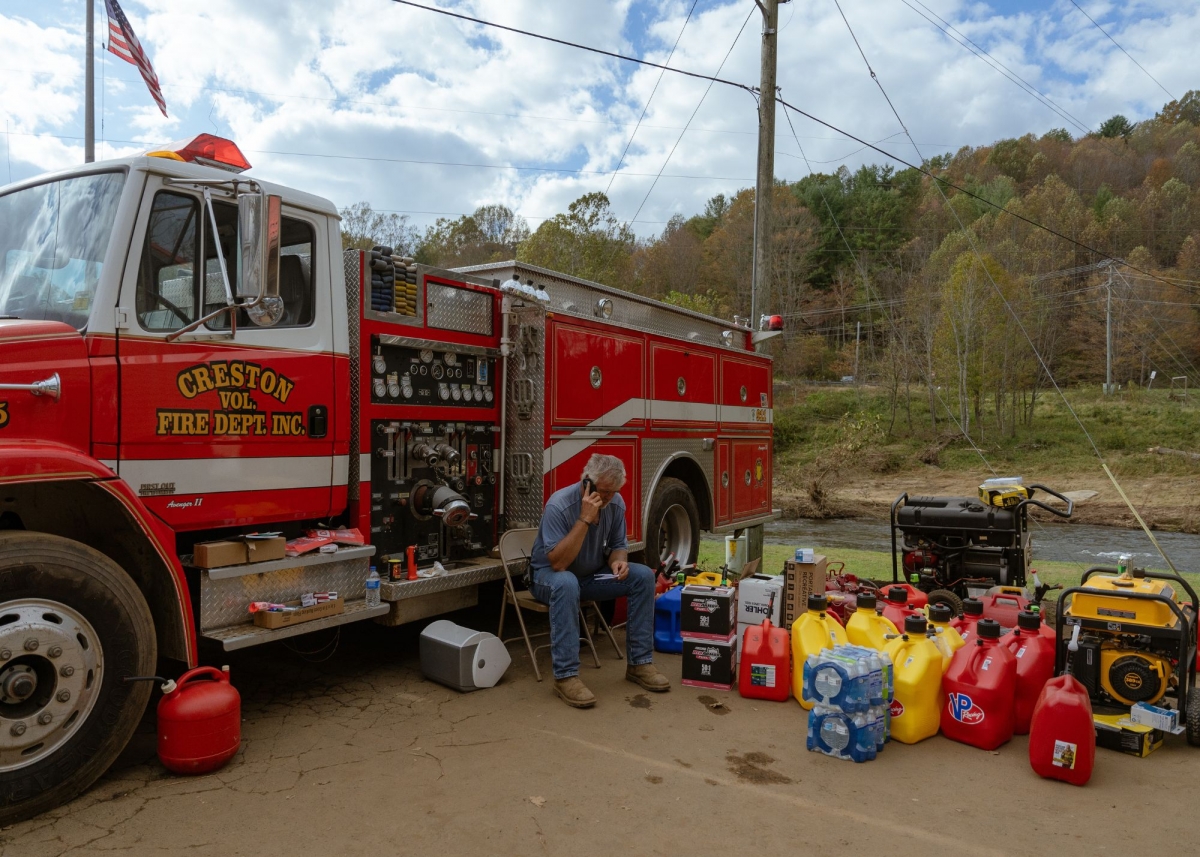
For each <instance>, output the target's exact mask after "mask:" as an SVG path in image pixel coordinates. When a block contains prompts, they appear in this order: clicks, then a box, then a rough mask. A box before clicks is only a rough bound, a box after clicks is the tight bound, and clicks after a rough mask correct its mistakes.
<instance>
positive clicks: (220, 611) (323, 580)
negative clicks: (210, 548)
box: [200, 557, 371, 632]
mask: <svg viewBox="0 0 1200 857" xmlns="http://www.w3.org/2000/svg"><path fill="white" fill-rule="evenodd" d="M370 571H371V558H370V557H359V558H357V559H346V560H341V561H339V562H330V563H326V564H324V565H314V566H300V567H298V568H289V569H284V570H282V571H272V572H269V573H267V574H247V575H244V576H242V577H230V578H225V579H224V580H212V579H211V578H209V576H208V572H206V571H201V573H200V630H201V632H206V631H210V630H212V629H214V628H225V627H228V626H230V625H243V624H247V623H249V622H250V621H251V619H250V614H249V613H248V612H247V611H246V607H247V605H248V604H249V603H250V602H251V601H276V602H278V601H291V600H293V599H296V598H299V597H300V596H301V595H302V594H303V593H305V592H327V591H330V590H332V591H336V592H337V593H338V594H339V595H341V596H342V598H344V599H345V600H346V601H347V602H348V603H349V602H354V601H362V600H363V599H364V598H365V596H366V592H365V584H366V580H367V575H368V574H370Z"/></svg>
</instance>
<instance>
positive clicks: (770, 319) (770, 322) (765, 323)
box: [758, 315, 783, 332]
mask: <svg viewBox="0 0 1200 857" xmlns="http://www.w3.org/2000/svg"><path fill="white" fill-rule="evenodd" d="M758 329H759V330H761V331H764V332H766V331H776V330H783V316H781V315H764V316H762V318H760V319H759V320H758Z"/></svg>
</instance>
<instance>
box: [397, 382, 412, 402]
mask: <svg viewBox="0 0 1200 857" xmlns="http://www.w3.org/2000/svg"><path fill="white" fill-rule="evenodd" d="M400 392H401V393H403V394H404V398H406V399H411V398H412V396H413V391H412V387H409V386H408V385H405V386H403V387H401V388H400Z"/></svg>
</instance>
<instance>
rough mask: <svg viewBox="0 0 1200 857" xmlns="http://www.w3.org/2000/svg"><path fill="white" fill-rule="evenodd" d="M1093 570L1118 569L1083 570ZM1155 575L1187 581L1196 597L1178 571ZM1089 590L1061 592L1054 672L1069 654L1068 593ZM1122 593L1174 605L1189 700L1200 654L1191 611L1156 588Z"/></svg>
mask: <svg viewBox="0 0 1200 857" xmlns="http://www.w3.org/2000/svg"><path fill="white" fill-rule="evenodd" d="M1093 571H1116V569H1109V568H1102V567H1099V566H1097V567H1094V568H1089V569H1088V570H1087V571H1085V572H1084V573H1083V579H1084V580H1085V581H1086V580H1087V577H1088V575H1089V574H1091V573H1092V572H1093ZM1147 574H1149V573H1148V572H1147ZM1155 576H1156V577H1159V578H1160V579H1165V580H1178V581H1179V582H1180V583H1183V585H1184V586H1185V587H1187V589H1188V592H1189V593H1190V594H1191V595H1192V597H1193V598H1195V597H1196V596H1195V593H1193V592H1192V588H1191V587H1190V586H1188V585H1187V583H1186V582H1185V581H1184V580H1183V579H1182V578H1180V577H1178V576H1177V575H1173V574H1156V575H1155ZM1088 591H1089V590H1088V589H1087V588H1086V587H1084V586H1072V587H1071V588H1070V589H1064V590H1063V591H1062V592H1061V593H1060V594H1059V596H1058V609H1057V610H1055V611H1054V612H1055V616H1054V634H1055V638H1056V641H1057V642H1056V644H1055V648H1054V674H1055V675H1060V674H1061V672H1062V669H1063V660H1064V658H1065V655H1064V654H1063V645H1062V629H1063V625H1065V624H1066V618H1067V617H1066V613H1067V597H1068V596H1071V597H1072V598H1074V596H1075V594H1076V593H1077V592H1088ZM1106 594H1107V593H1106ZM1118 597H1120V598H1128V599H1130V600H1133V601H1155V602H1158V603H1159V604H1166V605H1167V606H1168V607H1169V608H1171V612H1172V613H1174V614H1175V618H1176V619H1178V620H1179V629H1180V634H1179V663H1180V666H1181V668H1182V670H1183V672H1184V675H1185V679H1184V682H1183V688H1182V691H1181V693H1182V695H1183V698H1184V699H1185V700H1186V698H1187V691H1188V690H1189V688H1190V687H1191V685H1192V684H1193V683H1194V679H1195V676H1196V655H1195V648H1194V646H1195V640H1196V629H1195V627H1194V626H1193V625H1192V623H1191V622H1189V621H1188V618H1187V615H1186V614H1184V612H1183V610H1182V609H1181V608H1180V607H1179V605H1178V604H1176V603H1175V602H1174V601H1173V600H1172V599H1170V598H1167V597H1166V596H1165V595H1159V594H1157V593H1153V592H1121V593H1119V594H1118ZM1080 621H1082V620H1080ZM1072 624H1075V623H1072Z"/></svg>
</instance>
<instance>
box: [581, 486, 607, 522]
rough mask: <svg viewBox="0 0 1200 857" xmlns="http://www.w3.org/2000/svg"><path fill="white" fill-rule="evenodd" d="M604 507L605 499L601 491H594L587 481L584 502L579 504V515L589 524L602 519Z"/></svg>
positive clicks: (584, 489) (584, 487)
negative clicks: (601, 513) (601, 511)
mask: <svg viewBox="0 0 1200 857" xmlns="http://www.w3.org/2000/svg"><path fill="white" fill-rule="evenodd" d="M602 508H604V500H603V498H601V496H600V492H599V491H593V490H592V489H591V488H589V487H588V485H587V484H586V483H585V484H584V486H583V502H582V503H581V504H580V506H579V517H581V518H583V520H584V521H586V522H587V523H589V524H594V523H596V522H597V521H599V520H600V510H601V509H602Z"/></svg>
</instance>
